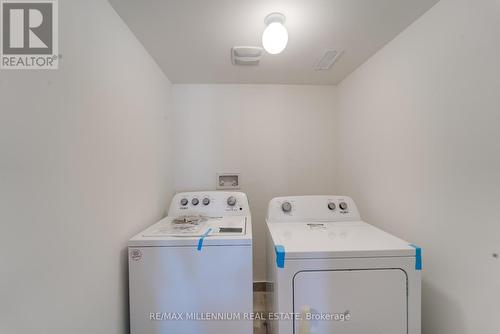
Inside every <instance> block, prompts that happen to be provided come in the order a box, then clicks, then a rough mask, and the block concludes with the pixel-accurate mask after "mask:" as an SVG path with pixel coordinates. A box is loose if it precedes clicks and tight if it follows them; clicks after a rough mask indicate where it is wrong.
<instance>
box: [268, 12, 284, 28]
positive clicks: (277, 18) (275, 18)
mask: <svg viewBox="0 0 500 334" xmlns="http://www.w3.org/2000/svg"><path fill="white" fill-rule="evenodd" d="M273 22H279V23H281V24H283V25H284V24H285V15H283V14H281V13H278V12H275V13H271V14H269V15H267V16H266V18H265V19H264V23H265V24H266V25H270V24H271V23H273Z"/></svg>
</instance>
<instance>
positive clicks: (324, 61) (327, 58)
mask: <svg viewBox="0 0 500 334" xmlns="http://www.w3.org/2000/svg"><path fill="white" fill-rule="evenodd" d="M341 55H342V51H337V50H326V51H325V53H324V54H323V57H321V59H320V60H319V61H318V63H317V64H316V66H314V69H315V70H316V71H326V70H329V69H330V67H332V66H333V64H335V62H336V61H337V60H338V59H339V57H340V56H341Z"/></svg>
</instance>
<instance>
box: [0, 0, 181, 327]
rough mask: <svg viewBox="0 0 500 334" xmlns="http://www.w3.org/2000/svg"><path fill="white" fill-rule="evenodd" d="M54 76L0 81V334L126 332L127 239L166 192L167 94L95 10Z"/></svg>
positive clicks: (76, 27) (86, 14)
mask: <svg viewBox="0 0 500 334" xmlns="http://www.w3.org/2000/svg"><path fill="white" fill-rule="evenodd" d="M59 6H60V7H59V8H60V13H59V14H60V15H59V16H60V52H61V53H62V55H63V58H62V60H61V62H60V69H59V70H56V71H1V72H0V253H1V254H2V255H1V256H0V333H22V334H24V333H53V334H66V333H75V334H76V333H78V334H84V333H85V334H86V333H95V334H97V333H102V334H112V333H117V334H118V333H119V334H123V333H127V331H128V297H127V296H128V285H127V255H126V244H127V240H128V239H129V238H130V237H131V236H132V235H134V234H135V233H137V232H139V231H140V230H141V229H142V228H144V227H145V226H147V225H149V224H151V223H153V222H154V221H155V220H157V219H158V218H159V217H160V216H161V215H162V214H163V213H164V211H165V208H166V206H167V205H168V203H169V200H170V196H171V193H172V185H171V174H172V169H171V162H170V161H171V159H170V155H171V153H170V145H171V138H170V124H171V120H170V113H171V111H172V108H171V92H170V90H171V84H170V82H169V81H168V80H167V79H166V77H165V76H164V75H163V74H162V72H161V70H160V69H159V67H158V66H157V65H156V64H155V63H154V61H153V60H152V59H151V57H150V56H149V55H148V54H147V52H146V51H145V50H144V48H143V47H142V46H141V44H140V43H139V42H138V41H137V40H136V39H135V37H134V35H133V34H132V33H131V32H130V31H129V30H128V28H127V26H126V25H125V23H123V21H122V20H121V19H120V18H119V16H118V15H117V14H116V13H115V12H114V11H113V9H112V8H111V7H110V5H109V4H108V2H107V1H104V0H86V1H69V2H68V1H59Z"/></svg>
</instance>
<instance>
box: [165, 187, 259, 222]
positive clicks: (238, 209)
mask: <svg viewBox="0 0 500 334" xmlns="http://www.w3.org/2000/svg"><path fill="white" fill-rule="evenodd" d="M168 215H169V216H172V217H176V216H183V215H204V216H212V217H218V216H250V207H249V205H248V199H247V195H245V193H242V192H239V191H195V192H183V193H178V194H176V195H175V196H174V198H173V199H172V201H171V202H170V209H169V210H168Z"/></svg>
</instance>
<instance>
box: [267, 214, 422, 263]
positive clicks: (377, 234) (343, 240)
mask: <svg viewBox="0 0 500 334" xmlns="http://www.w3.org/2000/svg"><path fill="white" fill-rule="evenodd" d="M267 226H268V228H269V231H270V234H271V237H272V240H273V243H274V245H275V246H278V245H280V246H283V247H284V248H285V254H286V258H287V259H307V258H310V259H317V258H346V257H347V258H349V257H383V256H414V255H415V249H414V248H413V247H411V246H409V245H408V242H406V241H404V240H402V239H399V238H397V237H395V236H393V235H391V234H389V233H387V232H384V231H382V230H380V229H378V228H376V227H375V226H372V225H370V224H367V223H365V222H362V221H356V222H352V221H350V222H313V221H311V222H296V223H282V222H280V223H267Z"/></svg>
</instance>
